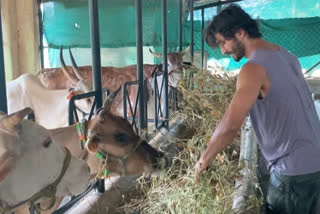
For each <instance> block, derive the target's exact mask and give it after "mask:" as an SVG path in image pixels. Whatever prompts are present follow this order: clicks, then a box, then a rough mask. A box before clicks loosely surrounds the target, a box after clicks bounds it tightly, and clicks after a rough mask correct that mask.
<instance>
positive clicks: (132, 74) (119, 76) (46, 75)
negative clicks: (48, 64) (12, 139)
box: [37, 48, 189, 115]
mask: <svg viewBox="0 0 320 214" xmlns="http://www.w3.org/2000/svg"><path fill="white" fill-rule="evenodd" d="M149 50H150V53H151V54H152V55H153V56H155V57H157V58H162V55H161V54H159V53H155V52H153V51H152V50H151V49H149ZM188 51H189V48H187V49H186V50H184V51H181V52H177V53H168V55H167V56H168V57H167V58H168V75H169V76H168V80H169V81H168V84H169V86H172V87H177V83H178V81H179V80H180V79H181V74H182V71H183V55H184V54H185V53H187V52H188ZM69 54H70V58H71V62H72V66H63V65H62V67H61V68H49V69H42V70H40V71H39V72H38V73H37V77H38V78H39V79H40V81H41V83H42V84H43V85H44V86H45V87H47V88H49V89H65V88H70V87H73V83H72V82H71V81H70V80H68V79H67V78H66V77H65V75H63V69H65V70H68V71H69V73H72V72H76V73H79V74H81V76H83V78H84V79H87V80H89V81H92V67H91V66H79V67H78V66H77V64H76V62H75V60H74V57H73V55H72V52H71V50H70V49H69ZM157 69H159V70H160V71H162V65H161V64H160V65H152V64H144V65H143V71H144V74H145V77H146V78H147V79H148V80H149V84H150V85H148V88H149V94H150V95H152V93H153V92H152V91H150V90H152V89H153V88H154V86H153V81H152V77H153V74H154V72H155V71H156V70H157ZM136 79H137V66H136V65H129V66H125V67H119V68H117V67H111V66H106V67H102V68H101V81H102V87H103V88H108V89H109V90H110V91H114V90H116V89H117V88H119V87H120V86H122V85H123V84H124V83H125V82H130V81H136ZM157 82H158V85H159V88H160V85H161V82H162V76H158V77H157ZM162 97H163V92H162ZM129 98H130V102H131V105H132V106H134V105H135V102H136V98H137V87H136V86H131V87H130V88H129ZM150 100H152V99H150ZM112 109H113V112H114V113H116V114H117V115H123V109H122V97H121V96H119V97H118V98H117V99H116V100H115V102H114V105H113V108H112ZM150 109H153V108H150Z"/></svg>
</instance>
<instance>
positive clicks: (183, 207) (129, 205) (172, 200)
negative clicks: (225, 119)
mask: <svg viewBox="0 0 320 214" xmlns="http://www.w3.org/2000/svg"><path fill="white" fill-rule="evenodd" d="M190 73H192V74H193V75H189V74H190ZM190 76H193V79H194V86H190V81H189V78H188V77H190ZM186 77H187V78H185V80H184V81H182V82H180V84H179V91H180V92H181V93H182V95H183V101H182V102H181V103H180V107H181V109H183V110H182V111H181V112H182V113H183V114H186V115H187V116H188V120H189V121H188V124H190V125H193V126H194V127H193V128H194V129H195V134H194V136H193V137H192V138H191V139H177V142H175V143H176V144H177V146H178V147H181V148H182V149H181V151H180V152H179V153H178V154H177V155H176V156H175V158H174V159H173V164H172V166H171V167H170V168H169V169H168V170H166V171H162V172H161V173H160V176H158V177H153V178H148V177H144V176H142V177H141V178H140V179H139V180H138V185H137V187H136V189H135V191H134V193H133V194H130V196H127V198H129V199H130V200H128V201H127V202H126V203H125V205H124V206H123V207H122V208H124V210H126V213H150V214H151V213H152V214H160V213H166V214H167V213H175V214H186V213H187V214H189V213H192V214H193V213H196V214H198V213H201V214H202V213H203V214H207V213H208V214H209V213H210V214H211V213H217V214H220V213H230V212H231V208H232V200H233V193H234V191H235V188H234V182H235V178H237V177H239V168H238V158H239V155H238V154H239V152H240V151H239V150H240V136H238V137H237V138H236V140H235V142H234V143H233V144H232V145H231V146H230V147H229V148H227V149H226V150H225V151H224V152H222V153H221V154H219V155H218V156H217V157H216V159H215V160H214V161H213V162H212V164H211V166H210V168H209V169H208V170H206V171H205V172H203V173H202V174H201V175H200V183H199V184H195V182H194V172H195V169H194V166H195V163H196V162H197V161H198V159H199V157H200V153H201V151H203V150H204V149H205V147H206V143H207V142H208V140H209V139H210V137H211V134H212V133H213V131H214V129H215V127H216V125H217V123H218V121H219V120H221V118H222V116H223V114H224V112H225V110H226V108H227V106H228V104H229V102H230V101H231V98H232V95H233V94H234V91H235V83H236V77H230V76H228V75H223V76H211V75H208V73H207V72H206V71H202V70H198V69H195V68H194V67H189V69H188V73H187V75H186ZM187 85H188V86H187ZM190 88H195V89H190ZM251 200H252V202H250V209H251V211H252V210H254V213H258V211H257V209H258V207H259V206H260V202H261V200H259V199H257V198H253V199H251ZM133 211H135V212H133ZM248 212H249V211H248Z"/></svg>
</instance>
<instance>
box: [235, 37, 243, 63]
mask: <svg viewBox="0 0 320 214" xmlns="http://www.w3.org/2000/svg"><path fill="white" fill-rule="evenodd" d="M233 41H234V45H233V47H232V57H233V59H234V60H235V61H236V62H239V61H240V59H241V58H242V57H243V56H244V55H245V54H246V48H245V46H244V45H243V44H242V43H241V42H240V41H239V40H238V39H236V38H234V39H233Z"/></svg>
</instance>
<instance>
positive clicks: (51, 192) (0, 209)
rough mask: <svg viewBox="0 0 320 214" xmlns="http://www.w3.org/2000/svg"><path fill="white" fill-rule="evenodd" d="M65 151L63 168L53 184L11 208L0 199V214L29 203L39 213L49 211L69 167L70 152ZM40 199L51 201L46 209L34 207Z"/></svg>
mask: <svg viewBox="0 0 320 214" xmlns="http://www.w3.org/2000/svg"><path fill="white" fill-rule="evenodd" d="M65 150H66V156H65V158H64V161H63V166H62V169H61V172H60V175H59V176H58V178H57V179H56V180H55V181H54V182H53V183H51V184H49V185H48V186H46V187H44V188H43V189H42V190H40V191H39V192H37V193H36V194H34V195H33V196H31V197H30V198H29V199H27V200H24V201H22V202H19V203H18V204H16V205H13V206H9V204H8V203H7V202H6V201H4V200H1V199H0V214H4V213H9V212H10V211H12V210H14V209H15V208H17V207H19V206H21V205H23V204H25V203H29V204H30V205H33V206H34V207H35V208H36V209H37V211H38V212H39V213H40V212H41V211H46V210H49V209H51V208H52V207H53V206H54V204H55V202H56V192H57V186H58V184H59V183H60V181H61V180H62V178H63V176H64V175H65V173H66V171H67V169H68V167H69V164H70V160H71V153H70V151H69V150H68V149H67V148H65ZM41 198H49V199H50V200H51V201H50V205H49V206H48V207H46V208H41V207H40V206H36V203H37V202H38V201H39V199H41Z"/></svg>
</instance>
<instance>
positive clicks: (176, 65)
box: [149, 46, 190, 87]
mask: <svg viewBox="0 0 320 214" xmlns="http://www.w3.org/2000/svg"><path fill="white" fill-rule="evenodd" d="M189 50H190V46H189V47H188V48H186V49H185V50H183V51H180V52H175V53H168V54H167V61H168V75H169V76H168V80H169V85H170V86H172V87H177V84H178V82H179V81H180V79H181V74H182V72H183V55H184V54H186V53H188V52H189ZM149 51H150V53H151V54H152V55H153V56H154V57H157V58H161V59H162V58H163V55H162V54H161V53H155V52H153V51H152V50H151V49H149Z"/></svg>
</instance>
